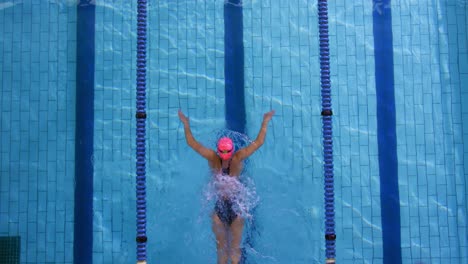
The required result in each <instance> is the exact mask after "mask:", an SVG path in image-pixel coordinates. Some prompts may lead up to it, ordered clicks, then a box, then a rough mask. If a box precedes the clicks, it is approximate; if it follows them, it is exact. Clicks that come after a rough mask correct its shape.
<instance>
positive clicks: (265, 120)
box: [263, 110, 275, 124]
mask: <svg viewBox="0 0 468 264" xmlns="http://www.w3.org/2000/svg"><path fill="white" fill-rule="evenodd" d="M274 114H275V110H271V111H270V112H268V113H265V114H264V115H263V123H265V124H267V123H268V122H270V120H271V118H272V117H273V115H274Z"/></svg>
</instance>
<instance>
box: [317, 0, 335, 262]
mask: <svg viewBox="0 0 468 264" xmlns="http://www.w3.org/2000/svg"><path fill="white" fill-rule="evenodd" d="M318 14H319V39H320V82H321V87H322V89H321V96H322V113H321V114H322V132H323V156H324V165H323V167H324V184H325V186H324V189H325V256H326V263H335V257H336V254H335V240H336V234H335V201H334V180H333V138H332V137H333V133H332V115H333V112H332V108H331V106H332V104H331V81H330V48H329V40H328V3H327V0H318Z"/></svg>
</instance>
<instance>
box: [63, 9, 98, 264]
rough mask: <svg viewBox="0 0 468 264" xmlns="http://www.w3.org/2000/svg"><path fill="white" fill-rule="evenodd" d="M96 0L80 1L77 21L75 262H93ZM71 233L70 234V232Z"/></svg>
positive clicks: (80, 263)
mask: <svg viewBox="0 0 468 264" xmlns="http://www.w3.org/2000/svg"><path fill="white" fill-rule="evenodd" d="M95 11H96V8H95V4H94V1H93V0H80V1H79V2H78V5H77V23H76V34H77V39H76V132H75V133H76V134H75V223H74V243H73V261H74V263H77V264H78V263H79V264H82V263H92V253H93V164H92V156H93V142H94V67H95V65H94V56H95V44H94V36H95V28H94V27H95V15H96V12H95ZM68 235H71V234H68Z"/></svg>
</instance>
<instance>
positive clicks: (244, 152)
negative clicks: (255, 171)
mask: <svg viewBox="0 0 468 264" xmlns="http://www.w3.org/2000/svg"><path fill="white" fill-rule="evenodd" d="M274 114H275V110H271V111H270V112H268V113H265V114H264V115H263V122H262V126H261V127H260V131H259V132H258V135H257V138H256V139H255V141H253V142H252V143H251V144H250V145H248V146H247V147H245V148H243V149H240V150H239V151H238V152H236V154H235V155H234V157H235V158H238V159H240V160H244V159H246V158H247V157H249V156H250V155H252V153H254V152H255V151H256V150H257V149H259V148H260V147H261V146H262V145H263V143H264V142H265V136H266V133H267V128H268V123H269V122H270V120H271V118H272V117H273V115H274Z"/></svg>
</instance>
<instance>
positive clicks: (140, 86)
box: [136, 0, 148, 262]
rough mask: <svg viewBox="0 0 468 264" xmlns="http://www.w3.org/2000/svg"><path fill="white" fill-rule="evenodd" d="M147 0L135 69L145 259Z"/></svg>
mask: <svg viewBox="0 0 468 264" xmlns="http://www.w3.org/2000/svg"><path fill="white" fill-rule="evenodd" d="M146 18H147V1H146V0H138V14H137V70H136V72H137V73H136V75H137V78H136V82H137V86H136V90H137V92H136V108H137V111H136V198H137V199H136V203H137V204H136V208H137V214H136V216H137V237H136V242H137V259H138V261H139V262H145V261H146V242H147V240H148V239H147V237H146V24H147V19H146Z"/></svg>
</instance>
